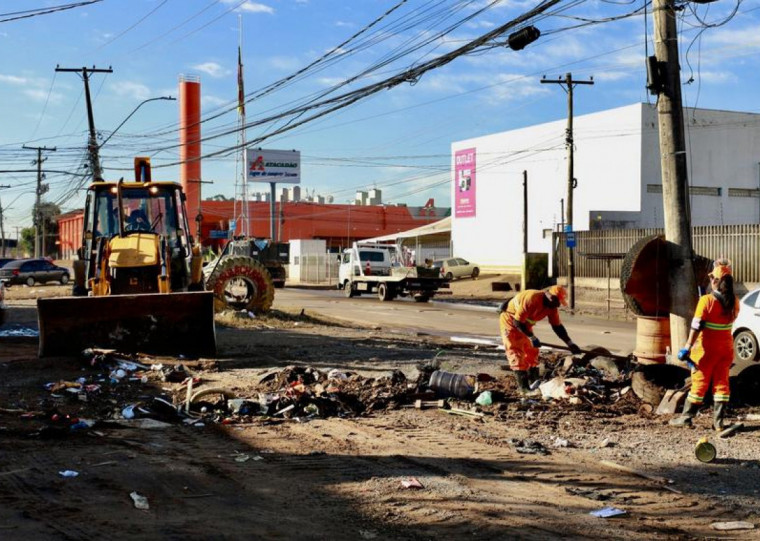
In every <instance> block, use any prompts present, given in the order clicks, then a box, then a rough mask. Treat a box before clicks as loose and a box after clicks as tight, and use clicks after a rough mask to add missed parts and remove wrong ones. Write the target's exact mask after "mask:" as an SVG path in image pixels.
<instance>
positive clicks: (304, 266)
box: [288, 253, 340, 285]
mask: <svg viewBox="0 0 760 541" xmlns="http://www.w3.org/2000/svg"><path fill="white" fill-rule="evenodd" d="M339 266H340V263H339V261H338V254H329V253H328V254H319V255H304V256H301V257H300V258H299V263H298V265H290V266H289V269H288V276H289V278H290V280H291V281H293V282H300V283H302V284H321V285H334V284H337V283H338V267H339Z"/></svg>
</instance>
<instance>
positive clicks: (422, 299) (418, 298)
mask: <svg viewBox="0 0 760 541" xmlns="http://www.w3.org/2000/svg"><path fill="white" fill-rule="evenodd" d="M429 300H430V297H428V296H427V295H415V296H414V302H428V301H429Z"/></svg>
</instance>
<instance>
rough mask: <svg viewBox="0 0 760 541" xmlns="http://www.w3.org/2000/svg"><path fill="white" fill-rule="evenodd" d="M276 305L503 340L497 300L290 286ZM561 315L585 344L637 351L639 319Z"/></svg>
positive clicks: (546, 334) (545, 332) (544, 330)
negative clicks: (347, 293) (350, 293)
mask: <svg viewBox="0 0 760 541" xmlns="http://www.w3.org/2000/svg"><path fill="white" fill-rule="evenodd" d="M274 307H275V308H286V307H287V308H294V309H304V310H306V312H307V313H308V312H316V313H320V314H324V315H325V316H328V317H331V318H335V319H339V320H345V321H348V322H352V323H361V324H364V325H369V326H381V327H385V328H391V329H402V330H405V331H407V332H418V333H426V334H432V335H438V336H450V337H457V338H462V339H479V340H489V341H495V342H498V343H500V339H499V318H498V314H497V313H496V304H495V303H494V305H493V306H478V305H471V304H457V303H451V302H444V301H433V302H429V303H416V302H414V301H412V300H410V299H395V300H393V301H391V302H381V301H379V300H378V299H377V297H376V296H375V295H366V296H362V297H358V298H352V299H348V298H345V297H344V296H343V292H342V291H337V290H313V289H295V288H286V289H278V290H277V293H276V295H275V301H274ZM560 317H561V318H562V322H563V324H564V325H565V327H566V328H567V330H568V333H569V334H570V337H571V338H572V339H573V340H574V341H575V342H576V343H577V344H578V345H579V346H580V347H581V348H583V349H591V348H592V347H594V346H601V347H604V348H607V349H608V350H609V351H610V352H612V353H614V354H617V355H623V356H625V355H628V354H630V353H632V352H633V350H634V346H635V341H636V324H635V323H634V322H623V321H609V320H607V319H597V318H593V317H589V316H577V315H576V316H574V315H571V314H570V313H568V312H566V311H562V312H561V314H560ZM535 334H536V336H538V338H539V339H540V340H541V341H542V342H544V343H547V344H562V341H561V340H559V338H557V337H556V335H555V334H554V332H553V331H552V330H551V326H550V325H549V323H548V322H547V321H546V320H544V321H541V322H539V323H538V324H537V325H536V327H535Z"/></svg>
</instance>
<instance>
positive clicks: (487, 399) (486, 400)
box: [475, 391, 493, 406]
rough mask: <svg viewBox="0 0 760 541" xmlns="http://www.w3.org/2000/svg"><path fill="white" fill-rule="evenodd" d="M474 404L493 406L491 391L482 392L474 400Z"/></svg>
mask: <svg viewBox="0 0 760 541" xmlns="http://www.w3.org/2000/svg"><path fill="white" fill-rule="evenodd" d="M475 403H476V404H478V405H479V406H490V405H491V404H493V396H492V395H491V391H483V392H482V393H480V394H479V395H478V397H477V398H476V399H475Z"/></svg>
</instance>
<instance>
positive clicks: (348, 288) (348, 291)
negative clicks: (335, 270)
mask: <svg viewBox="0 0 760 541" xmlns="http://www.w3.org/2000/svg"><path fill="white" fill-rule="evenodd" d="M355 294H356V292H355V291H354V286H353V284H352V283H351V282H349V281H348V280H346V281H345V282H343V295H344V296H345V297H346V298H347V299H350V298H351V297H353V296H354V295H355Z"/></svg>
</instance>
